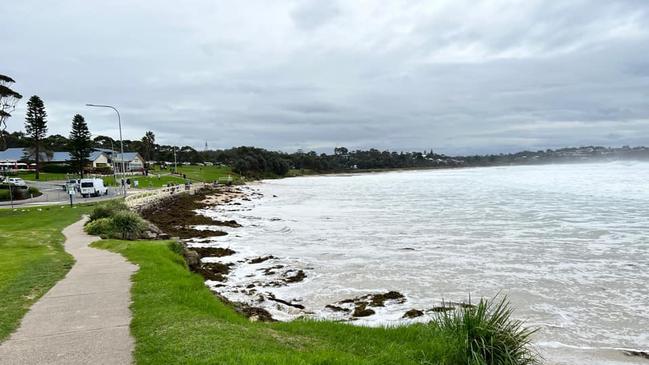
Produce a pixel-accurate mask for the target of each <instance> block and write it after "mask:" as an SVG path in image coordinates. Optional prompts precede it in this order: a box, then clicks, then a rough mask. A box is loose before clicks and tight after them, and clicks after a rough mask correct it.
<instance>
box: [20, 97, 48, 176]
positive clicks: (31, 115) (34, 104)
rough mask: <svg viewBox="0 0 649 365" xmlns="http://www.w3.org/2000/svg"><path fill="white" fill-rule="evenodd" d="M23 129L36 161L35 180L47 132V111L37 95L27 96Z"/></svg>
mask: <svg viewBox="0 0 649 365" xmlns="http://www.w3.org/2000/svg"><path fill="white" fill-rule="evenodd" d="M25 131H26V132H27V135H28V136H29V139H30V142H31V145H32V148H31V150H32V151H31V152H32V153H33V155H34V160H35V162H36V180H39V179H40V170H41V169H40V166H41V164H40V162H41V151H42V149H43V138H45V134H46V133H47V113H46V112H45V104H43V100H41V98H39V97H38V96H37V95H34V96H32V97H31V98H29V101H28V102H27V114H26V115H25Z"/></svg>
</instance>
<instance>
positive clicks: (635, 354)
mask: <svg viewBox="0 0 649 365" xmlns="http://www.w3.org/2000/svg"><path fill="white" fill-rule="evenodd" d="M623 352H624V354H625V355H626V356H633V357H640V358H643V359H647V360H649V351H638V350H624V351H623Z"/></svg>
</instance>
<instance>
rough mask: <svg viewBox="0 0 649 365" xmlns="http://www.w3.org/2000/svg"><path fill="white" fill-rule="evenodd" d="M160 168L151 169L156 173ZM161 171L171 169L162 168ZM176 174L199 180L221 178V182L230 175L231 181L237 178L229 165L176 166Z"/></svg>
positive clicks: (205, 180)
mask: <svg viewBox="0 0 649 365" xmlns="http://www.w3.org/2000/svg"><path fill="white" fill-rule="evenodd" d="M159 171H160V170H155V171H154V170H152V172H153V173H158V172H159ZM162 171H163V172H170V171H173V167H171V169H170V170H162ZM178 174H180V175H181V176H182V175H183V174H185V176H187V178H188V179H191V180H194V181H201V182H214V181H219V180H221V181H222V182H223V181H224V180H225V179H227V178H228V176H230V177H231V178H232V180H233V181H236V180H238V179H239V175H237V174H235V173H234V172H233V171H232V169H231V168H230V167H229V166H181V165H179V166H178Z"/></svg>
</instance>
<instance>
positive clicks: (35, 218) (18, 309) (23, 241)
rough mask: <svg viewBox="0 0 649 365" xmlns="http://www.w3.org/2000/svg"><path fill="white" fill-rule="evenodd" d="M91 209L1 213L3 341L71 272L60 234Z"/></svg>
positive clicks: (0, 319)
mask: <svg viewBox="0 0 649 365" xmlns="http://www.w3.org/2000/svg"><path fill="white" fill-rule="evenodd" d="M90 209H91V208H90V207H89V206H86V205H76V206H75V207H74V208H70V207H68V206H48V207H42V208H29V209H0V341H1V340H3V339H5V338H6V337H7V336H8V335H9V334H10V333H11V332H12V331H13V330H14V329H15V328H16V327H17V326H18V324H19V323H20V319H21V318H22V317H23V315H24V314H25V313H26V312H27V310H28V309H29V307H30V306H31V305H32V304H33V303H35V302H36V301H37V300H38V299H39V298H40V297H41V296H42V295H43V294H45V293H46V292H47V291H48V290H49V289H50V288H51V287H52V286H53V285H54V284H55V283H56V282H57V281H59V280H60V279H62V278H63V277H64V276H65V274H66V273H67V272H68V270H69V269H70V267H71V266H72V264H73V259H72V257H71V256H70V255H68V254H67V253H66V252H65V251H64V249H63V244H62V243H63V240H64V237H63V234H61V231H62V230H63V228H64V227H66V226H68V225H70V224H72V223H74V222H76V221H78V220H79V219H80V218H81V215H82V214H86V213H88V212H89V211H90Z"/></svg>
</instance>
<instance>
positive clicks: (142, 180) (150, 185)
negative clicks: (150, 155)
mask: <svg viewBox="0 0 649 365" xmlns="http://www.w3.org/2000/svg"><path fill="white" fill-rule="evenodd" d="M127 178H129V179H131V181H133V180H137V181H138V186H137V188H138V189H155V188H161V187H163V186H166V185H167V184H170V183H171V184H184V183H185V180H184V179H183V178H182V177H178V176H172V175H160V178H158V175H157V174H156V173H152V174H150V175H149V176H142V175H139V176H127ZM117 179H121V178H120V177H119V176H117ZM104 185H106V186H117V184H116V183H115V178H114V177H113V176H108V177H104ZM131 188H133V183H131Z"/></svg>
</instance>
